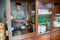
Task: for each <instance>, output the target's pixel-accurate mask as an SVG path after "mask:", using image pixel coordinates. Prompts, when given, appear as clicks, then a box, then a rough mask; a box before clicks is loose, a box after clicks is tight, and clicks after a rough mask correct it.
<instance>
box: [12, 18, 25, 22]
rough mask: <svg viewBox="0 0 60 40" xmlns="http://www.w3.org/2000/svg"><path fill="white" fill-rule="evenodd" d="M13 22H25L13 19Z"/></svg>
mask: <svg viewBox="0 0 60 40" xmlns="http://www.w3.org/2000/svg"><path fill="white" fill-rule="evenodd" d="M13 21H14V22H25V20H18V19H13Z"/></svg>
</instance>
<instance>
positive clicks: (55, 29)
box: [51, 27, 60, 32]
mask: <svg viewBox="0 0 60 40" xmlns="http://www.w3.org/2000/svg"><path fill="white" fill-rule="evenodd" d="M58 30H60V27H52V30H51V31H52V32H54V31H58Z"/></svg>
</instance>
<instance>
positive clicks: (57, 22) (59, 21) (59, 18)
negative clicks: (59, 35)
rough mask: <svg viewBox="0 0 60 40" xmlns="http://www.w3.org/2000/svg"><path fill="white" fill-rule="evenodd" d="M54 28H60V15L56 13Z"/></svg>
mask: <svg viewBox="0 0 60 40" xmlns="http://www.w3.org/2000/svg"><path fill="white" fill-rule="evenodd" d="M53 26H54V27H60V13H55V20H54V22H53Z"/></svg>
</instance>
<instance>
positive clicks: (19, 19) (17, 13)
mask: <svg viewBox="0 0 60 40" xmlns="http://www.w3.org/2000/svg"><path fill="white" fill-rule="evenodd" d="M12 16H13V20H12V26H13V28H14V29H20V28H21V26H22V25H24V22H25V13H24V11H23V10H22V6H21V3H20V2H17V3H16V4H15V10H13V11H12Z"/></svg>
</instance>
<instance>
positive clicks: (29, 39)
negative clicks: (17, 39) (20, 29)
mask: <svg viewBox="0 0 60 40" xmlns="http://www.w3.org/2000/svg"><path fill="white" fill-rule="evenodd" d="M22 40H34V37H32V38H27V39H22Z"/></svg>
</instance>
